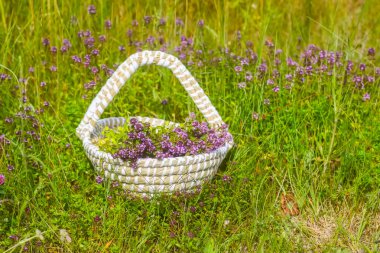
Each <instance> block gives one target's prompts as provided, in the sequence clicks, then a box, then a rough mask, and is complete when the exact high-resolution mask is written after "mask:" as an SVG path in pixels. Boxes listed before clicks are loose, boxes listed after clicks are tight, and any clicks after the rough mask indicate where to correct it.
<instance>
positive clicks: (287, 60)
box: [286, 57, 298, 67]
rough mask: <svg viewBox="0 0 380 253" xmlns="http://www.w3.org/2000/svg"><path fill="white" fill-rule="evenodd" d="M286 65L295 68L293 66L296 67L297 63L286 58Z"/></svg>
mask: <svg viewBox="0 0 380 253" xmlns="http://www.w3.org/2000/svg"><path fill="white" fill-rule="evenodd" d="M286 64H287V65H288V66H289V67H295V66H297V65H298V64H297V62H295V61H293V59H292V58H290V57H288V58H287V59H286Z"/></svg>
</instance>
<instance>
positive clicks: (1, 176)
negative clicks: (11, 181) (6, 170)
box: [0, 174, 5, 185]
mask: <svg viewBox="0 0 380 253" xmlns="http://www.w3.org/2000/svg"><path fill="white" fill-rule="evenodd" d="M4 183H5V176H4V175H3V174H0V185H3V184H4Z"/></svg>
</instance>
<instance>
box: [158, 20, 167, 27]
mask: <svg viewBox="0 0 380 253" xmlns="http://www.w3.org/2000/svg"><path fill="white" fill-rule="evenodd" d="M158 25H160V26H164V25H166V18H160V20H159V22H158Z"/></svg>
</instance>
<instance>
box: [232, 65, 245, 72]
mask: <svg viewBox="0 0 380 253" xmlns="http://www.w3.org/2000/svg"><path fill="white" fill-rule="evenodd" d="M234 69H235V72H236V73H240V72H241V71H242V70H243V68H242V67H241V66H236V67H235V68H234Z"/></svg>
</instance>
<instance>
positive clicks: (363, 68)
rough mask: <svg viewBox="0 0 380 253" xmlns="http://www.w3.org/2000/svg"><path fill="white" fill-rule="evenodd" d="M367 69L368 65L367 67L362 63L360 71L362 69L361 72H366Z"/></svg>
mask: <svg viewBox="0 0 380 253" xmlns="http://www.w3.org/2000/svg"><path fill="white" fill-rule="evenodd" d="M365 68H366V65H365V64H364V63H360V65H359V69H360V70H361V71H365Z"/></svg>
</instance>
